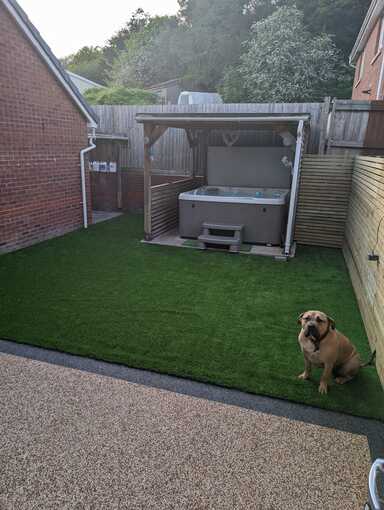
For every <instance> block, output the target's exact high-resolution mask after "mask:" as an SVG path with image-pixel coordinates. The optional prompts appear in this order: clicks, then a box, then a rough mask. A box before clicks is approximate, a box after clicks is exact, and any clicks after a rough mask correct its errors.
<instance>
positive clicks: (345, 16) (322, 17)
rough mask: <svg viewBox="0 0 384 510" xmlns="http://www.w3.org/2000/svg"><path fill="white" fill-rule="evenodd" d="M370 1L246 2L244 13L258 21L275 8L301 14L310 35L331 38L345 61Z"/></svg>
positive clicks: (296, 0) (286, 0) (267, 0)
mask: <svg viewBox="0 0 384 510" xmlns="http://www.w3.org/2000/svg"><path fill="white" fill-rule="evenodd" d="M370 4H371V0H250V1H249V3H248V12H250V13H251V14H253V15H254V16H255V17H256V20H257V21H259V20H261V19H264V18H266V17H268V16H269V15H271V14H272V13H273V12H274V11H275V10H276V9H278V8H279V7H294V6H296V7H297V8H298V9H300V10H302V11H303V13H304V24H305V26H306V27H307V29H308V30H309V32H310V33H311V34H313V35H316V34H317V35H318V34H321V33H327V34H330V35H332V37H333V39H334V41H335V44H336V46H337V47H338V48H339V49H340V50H341V51H342V53H343V55H344V57H345V58H347V57H348V55H349V54H350V52H351V50H352V47H353V44H354V42H355V40H356V37H357V34H358V32H359V30H360V27H361V25H362V22H363V20H364V17H365V15H366V13H367V11H368V8H369V6H370Z"/></svg>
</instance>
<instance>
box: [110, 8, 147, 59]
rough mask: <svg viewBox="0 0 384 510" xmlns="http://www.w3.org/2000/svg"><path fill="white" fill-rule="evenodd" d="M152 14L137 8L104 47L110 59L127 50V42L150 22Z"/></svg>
mask: <svg viewBox="0 0 384 510" xmlns="http://www.w3.org/2000/svg"><path fill="white" fill-rule="evenodd" d="M150 19H151V18H150V16H149V14H148V13H146V12H144V10H143V9H141V8H139V9H137V10H136V11H135V12H134V13H133V14H132V16H131V18H130V19H129V21H128V22H127V23H126V24H125V25H124V27H123V28H121V29H120V30H118V31H117V32H116V33H115V34H114V35H113V36H112V37H111V38H110V39H109V41H108V43H107V45H106V47H105V48H104V54H105V55H106V58H107V59H108V60H109V61H112V60H113V59H114V58H116V57H117V56H118V54H119V53H120V52H123V51H125V48H126V44H127V42H128V41H129V39H130V38H131V37H132V36H133V35H134V34H137V33H139V32H141V31H142V30H143V29H144V28H145V27H146V26H147V25H148V23H149V22H150Z"/></svg>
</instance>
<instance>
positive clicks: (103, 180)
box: [91, 170, 186, 212]
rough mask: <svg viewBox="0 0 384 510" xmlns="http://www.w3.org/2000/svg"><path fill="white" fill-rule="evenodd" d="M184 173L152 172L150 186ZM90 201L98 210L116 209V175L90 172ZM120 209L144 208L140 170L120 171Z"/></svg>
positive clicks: (136, 210) (129, 210) (130, 210)
mask: <svg viewBox="0 0 384 510" xmlns="http://www.w3.org/2000/svg"><path fill="white" fill-rule="evenodd" d="M185 177H186V176H185V175H162V174H152V181H151V182H152V186H156V185H158V184H164V183H166V182H173V181H178V180H180V179H183V178H185ZM91 184H92V203H93V206H94V208H95V210H98V211H117V210H118V209H117V176H116V174H110V173H104V172H91ZM122 206H123V207H122V209H123V211H125V212H139V211H142V210H143V209H144V177H143V171H142V170H141V171H140V170H127V171H124V172H123V173H122Z"/></svg>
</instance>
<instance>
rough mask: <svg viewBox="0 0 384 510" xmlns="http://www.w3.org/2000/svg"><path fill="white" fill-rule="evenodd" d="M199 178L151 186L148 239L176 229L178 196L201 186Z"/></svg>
mask: <svg viewBox="0 0 384 510" xmlns="http://www.w3.org/2000/svg"><path fill="white" fill-rule="evenodd" d="M201 184H202V180H201V179H199V178H195V179H193V178H187V179H182V180H179V181H175V182H169V183H167V184H160V185H159V186H151V201H150V204H151V205H150V207H151V209H150V218H151V224H150V227H149V228H150V234H149V238H151V239H153V238H154V237H156V236H158V235H160V234H163V233H165V232H168V231H169V230H172V229H174V228H176V227H177V225H178V222H179V204H178V196H179V194H180V193H183V192H184V191H190V190H192V189H195V188H198V187H199V186H201Z"/></svg>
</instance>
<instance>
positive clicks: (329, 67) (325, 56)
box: [226, 7, 345, 102]
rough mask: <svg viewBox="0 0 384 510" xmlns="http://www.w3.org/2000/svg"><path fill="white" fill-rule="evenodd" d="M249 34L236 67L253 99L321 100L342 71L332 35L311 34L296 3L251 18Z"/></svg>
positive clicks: (332, 86) (329, 91)
mask: <svg viewBox="0 0 384 510" xmlns="http://www.w3.org/2000/svg"><path fill="white" fill-rule="evenodd" d="M251 35H252V37H251V39H250V40H249V41H248V42H247V43H246V45H245V49H246V52H245V53H244V54H243V55H242V57H241V64H240V66H239V67H238V71H239V73H240V75H241V77H242V79H243V83H244V87H245V90H246V91H247V96H248V98H249V100H251V101H266V102H267V101H271V102H272V101H273V102H274V101H277V102H295V101H317V100H321V99H322V98H323V97H324V96H325V95H330V94H332V92H333V89H334V88H335V86H336V84H337V82H338V80H339V77H340V76H342V75H343V74H344V72H345V70H344V64H343V63H342V60H341V58H340V54H339V51H338V49H337V48H336V46H335V44H334V43H333V41H332V39H331V37H330V36H329V35H327V34H322V35H319V36H316V37H313V36H311V34H310V33H309V32H308V31H307V30H306V28H305V26H304V15H303V13H302V12H301V11H299V10H298V9H296V8H294V7H280V8H279V9H277V10H276V11H275V12H274V13H273V14H272V15H271V16H269V17H268V18H267V19H265V20H263V21H259V22H257V23H255V24H254V25H253V27H252V30H251ZM226 99H227V98H226Z"/></svg>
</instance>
